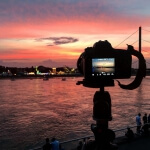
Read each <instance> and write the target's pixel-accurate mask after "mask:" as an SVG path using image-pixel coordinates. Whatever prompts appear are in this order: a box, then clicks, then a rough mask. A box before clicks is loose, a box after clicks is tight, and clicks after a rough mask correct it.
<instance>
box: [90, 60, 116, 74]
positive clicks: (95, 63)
mask: <svg viewBox="0 0 150 150" xmlns="http://www.w3.org/2000/svg"><path fill="white" fill-rule="evenodd" d="M114 73H115V59H114V58H94V59H92V75H93V76H95V75H114Z"/></svg>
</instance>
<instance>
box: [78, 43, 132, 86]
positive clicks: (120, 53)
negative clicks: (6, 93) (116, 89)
mask: <svg viewBox="0 0 150 150" xmlns="http://www.w3.org/2000/svg"><path fill="white" fill-rule="evenodd" d="M131 62H132V57H131V53H130V51H128V50H122V49H114V48H113V47H112V46H111V44H110V43H109V42H108V41H99V42H97V43H95V44H94V45H93V47H87V48H86V49H85V51H84V52H83V53H82V54H81V56H80V57H79V59H78V62H77V67H78V69H79V71H80V73H82V74H83V75H84V83H83V85H84V86H87V87H100V86H114V83H113V79H126V78H130V77H131Z"/></svg>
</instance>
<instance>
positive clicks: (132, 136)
mask: <svg viewBox="0 0 150 150" xmlns="http://www.w3.org/2000/svg"><path fill="white" fill-rule="evenodd" d="M125 136H126V137H127V138H128V141H131V140H132V139H133V138H134V133H133V131H132V130H131V129H130V128H129V127H128V128H127V132H126V134H125Z"/></svg>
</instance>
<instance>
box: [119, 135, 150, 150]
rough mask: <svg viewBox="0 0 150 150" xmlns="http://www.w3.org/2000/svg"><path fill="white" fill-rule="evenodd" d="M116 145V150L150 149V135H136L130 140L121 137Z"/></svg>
mask: <svg viewBox="0 0 150 150" xmlns="http://www.w3.org/2000/svg"><path fill="white" fill-rule="evenodd" d="M118 146H119V149H118V150H150V136H147V137H136V138H135V139H133V140H132V141H131V142H127V141H126V140H125V139H124V140H123V139H122V142H121V141H120V143H118Z"/></svg>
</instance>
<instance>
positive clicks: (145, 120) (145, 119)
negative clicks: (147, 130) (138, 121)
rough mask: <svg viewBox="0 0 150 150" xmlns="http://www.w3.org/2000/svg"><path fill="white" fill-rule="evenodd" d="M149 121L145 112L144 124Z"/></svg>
mask: <svg viewBox="0 0 150 150" xmlns="http://www.w3.org/2000/svg"><path fill="white" fill-rule="evenodd" d="M146 123H147V114H145V115H144V116H143V124H146Z"/></svg>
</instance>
